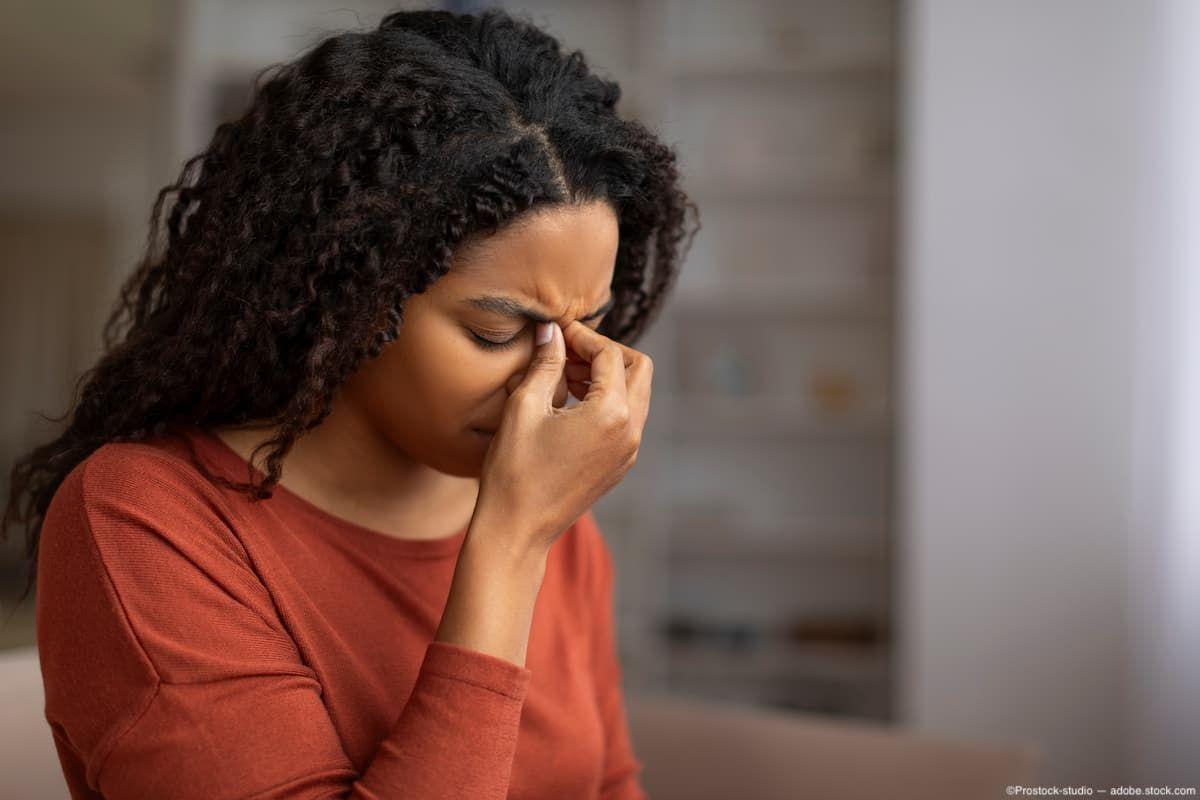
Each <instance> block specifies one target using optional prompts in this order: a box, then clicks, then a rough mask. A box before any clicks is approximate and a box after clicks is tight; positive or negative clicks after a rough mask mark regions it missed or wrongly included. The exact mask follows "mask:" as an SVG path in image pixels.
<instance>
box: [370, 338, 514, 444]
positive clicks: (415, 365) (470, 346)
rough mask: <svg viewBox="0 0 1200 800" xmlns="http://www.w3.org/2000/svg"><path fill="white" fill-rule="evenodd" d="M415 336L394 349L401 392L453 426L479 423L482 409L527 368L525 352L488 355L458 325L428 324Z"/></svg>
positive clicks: (503, 351) (400, 342) (401, 342)
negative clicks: (462, 420)
mask: <svg viewBox="0 0 1200 800" xmlns="http://www.w3.org/2000/svg"><path fill="white" fill-rule="evenodd" d="M410 333H412V334H414V335H412V336H410V337H408V338H398V339H397V340H396V341H395V342H394V343H393V344H394V345H395V346H397V353H396V359H395V360H396V362H397V364H396V369H395V374H396V376H397V381H398V389H399V390H400V391H406V392H409V393H410V398H409V399H410V402H411V403H413V404H415V405H419V406H420V407H422V408H424V409H426V413H428V414H429V415H430V416H436V417H439V418H449V419H450V421H452V422H453V421H456V420H457V418H459V417H461V416H463V415H464V414H465V415H466V416H468V417H471V418H475V417H477V416H478V410H479V406H480V405H481V404H484V403H486V402H487V401H488V400H489V398H492V397H494V396H495V395H496V394H497V393H499V392H502V391H503V388H504V385H505V381H506V380H507V378H508V377H509V376H510V375H511V374H512V373H513V371H514V370H515V369H518V368H519V367H520V365H521V364H522V363H524V361H523V360H522V357H521V355H520V354H519V353H520V348H516V349H514V350H502V351H497V352H494V353H493V352H487V351H485V350H483V349H481V348H479V347H478V346H476V345H475V344H474V343H473V342H471V341H470V338H469V334H468V333H467V332H466V331H464V330H463V328H462V326H461V325H460V324H459V323H458V322H455V321H452V320H445V319H440V318H439V319H436V320H428V321H426V322H425V324H424V325H422V327H421V329H420V330H419V331H418V330H417V329H415V328H414V329H413V330H411V331H410Z"/></svg>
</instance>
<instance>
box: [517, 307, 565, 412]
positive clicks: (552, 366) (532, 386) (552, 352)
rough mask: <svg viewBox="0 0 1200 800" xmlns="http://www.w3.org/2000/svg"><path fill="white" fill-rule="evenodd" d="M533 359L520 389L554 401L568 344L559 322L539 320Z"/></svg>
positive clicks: (548, 401)
mask: <svg viewBox="0 0 1200 800" xmlns="http://www.w3.org/2000/svg"><path fill="white" fill-rule="evenodd" d="M534 337H535V338H534V345H535V348H534V351H533V359H532V360H531V361H530V362H529V368H528V369H527V370H526V371H525V378H524V379H523V380H522V381H521V383H520V385H519V387H518V388H519V389H520V391H523V392H531V393H533V394H536V395H538V396H540V397H545V398H546V402H547V403H550V402H553V399H554V393H555V391H556V390H557V389H558V384H559V382H560V381H561V380H562V376H563V369H564V367H565V365H566V360H567V346H566V344H564V343H563V335H562V330H561V329H560V328H559V327H558V323H557V322H553V321H551V322H539V323H538V325H537V329H536V331H535V333H534Z"/></svg>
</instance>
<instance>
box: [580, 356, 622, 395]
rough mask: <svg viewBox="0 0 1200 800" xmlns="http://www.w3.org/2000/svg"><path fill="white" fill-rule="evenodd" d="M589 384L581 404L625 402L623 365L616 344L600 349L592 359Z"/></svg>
mask: <svg viewBox="0 0 1200 800" xmlns="http://www.w3.org/2000/svg"><path fill="white" fill-rule="evenodd" d="M591 369H592V375H591V383H589V384H588V391H587V394H586V395H585V396H584V398H583V402H584V403H587V402H588V401H589V400H590V401H594V402H599V401H601V400H605V401H606V402H607V401H608V400H609V399H612V400H615V401H616V402H618V403H624V402H626V400H625V363H624V361H623V360H622V353H621V349H620V348H619V347H617V346H616V343H615V342H614V343H612V344H610V345H606V346H604V347H601V348H600V350H599V352H597V353H596V354H595V355H594V356H593V358H592V364H591Z"/></svg>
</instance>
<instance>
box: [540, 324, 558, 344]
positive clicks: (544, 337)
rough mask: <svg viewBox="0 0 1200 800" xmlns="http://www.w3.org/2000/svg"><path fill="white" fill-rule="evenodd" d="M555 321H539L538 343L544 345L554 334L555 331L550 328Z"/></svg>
mask: <svg viewBox="0 0 1200 800" xmlns="http://www.w3.org/2000/svg"><path fill="white" fill-rule="evenodd" d="M553 324H554V323H553V322H539V323H538V326H537V343H538V344H539V345H543V344H545V343H546V342H548V341H550V337H552V336H553V335H554V331H552V330H550V326H551V325H553Z"/></svg>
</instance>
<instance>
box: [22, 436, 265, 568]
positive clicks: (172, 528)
mask: <svg viewBox="0 0 1200 800" xmlns="http://www.w3.org/2000/svg"><path fill="white" fill-rule="evenodd" d="M189 452H190V451H189V449H188V447H187V445H186V443H185V442H182V441H180V440H179V439H178V438H176V437H173V436H156V437H153V438H148V439H145V440H139V441H119V442H106V443H105V444H103V445H101V446H100V447H98V448H97V449H96V450H94V451H93V452H92V453H90V454H89V455H88V456H87V457H86V458H84V459H83V460H81V461H80V462H79V463H78V464H76V465H75V467H74V468H73V469H72V470H71V471H70V472H69V473H68V474H67V475H66V477H65V478H64V479H63V481H62V483H61V484H60V485H59V487H58V489H57V490H56V492H55V494H54V496H53V498H52V499H51V502H50V506H49V508H48V509H47V511H46V517H45V520H44V527H45V528H47V529H48V530H46V531H44V533H45V534H47V535H49V536H55V535H60V536H61V535H65V532H66V530H68V529H69V530H70V531H73V532H74V534H75V535H82V534H83V533H86V534H88V535H89V538H91V539H93V540H94V541H95V542H96V543H97V544H98V545H100V546H101V548H102V549H103V547H104V542H105V540H107V539H110V538H114V537H119V538H120V539H121V540H122V541H125V542H128V541H129V538H130V537H131V536H136V535H152V536H155V537H162V538H171V539H179V538H183V537H191V538H196V537H204V538H207V539H208V540H209V541H220V542H222V543H224V545H225V547H226V548H227V549H230V550H232V551H234V552H240V551H241V549H242V547H241V543H240V539H239V537H238V536H237V535H236V533H235V527H236V526H235V518H234V516H233V514H232V512H231V511H230V507H229V504H228V502H227V501H226V498H225V497H224V495H223V493H222V491H221V490H220V487H219V486H217V485H215V484H214V483H212V481H211V480H210V479H209V478H208V477H207V476H206V475H205V474H204V472H203V471H202V469H201V468H200V467H199V466H198V464H197V463H196V461H195V460H194V459H193V458H192V457H191V456H190V455H189Z"/></svg>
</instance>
